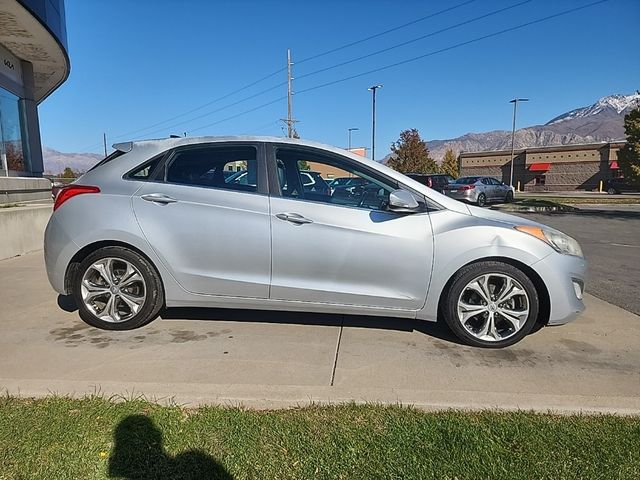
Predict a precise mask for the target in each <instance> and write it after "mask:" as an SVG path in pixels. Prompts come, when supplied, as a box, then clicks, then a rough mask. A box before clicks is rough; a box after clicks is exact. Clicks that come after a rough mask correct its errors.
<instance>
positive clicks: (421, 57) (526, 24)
mask: <svg viewBox="0 0 640 480" xmlns="http://www.w3.org/2000/svg"><path fill="white" fill-rule="evenodd" d="M608 1H609V0H598V1H596V2H592V3H588V4H586V5H582V6H580V7H575V8H571V9H569V10H564V11H562V12H558V13H555V14H553V15H548V16H546V17H542V18H539V19H537V20H532V21H530V22H526V23H522V24H520V25H516V26H514V27H509V28H505V29H503V30H499V31H497V32H494V33H489V34H487V35H483V36H481V37H476V38H473V39H471V40H467V41H465V42H460V43H456V44H455V45H451V46H449V47H445V48H441V49H439V50H434V51H433V52H429V53H425V54H423V55H418V56H417V57H412V58H408V59H406V60H402V61H400V62H395V63H392V64H389V65H385V66H384V67H379V68H374V69H373V70H368V71H366V72H362V73H358V74H355V75H350V76H348V77H344V78H340V79H338V80H333V81H331V82H326V83H323V84H320V85H316V86H314V87H309V88H305V89H303V90H300V91H298V92H296V94H297V95H300V94H302V93H306V92H311V91H313V90H318V89H320V88H324V87H328V86H331V85H335V84H337V83H342V82H346V81H348V80H353V79H354V78H359V77H364V76H365V75H369V74H371V73H376V72H380V71H383V70H388V69H390V68H394V67H398V66H400V65H405V64H407V63H412V62H415V61H417V60H421V59H423V58H426V57H430V56H433V55H436V54H438V53H443V52H447V51H449V50H453V49H456V48H460V47H463V46H465V45H469V44H472V43H476V42H479V41H481V40H486V39H487V38H492V37H497V36H498V35H502V34H505V33H508V32H512V31H514V30H519V29H521V28H524V27H528V26H530V25H535V24H536V23H541V22H545V21H547V20H551V19H553V18H557V17H561V16H563V15H568V14H569V13H573V12H577V11H579V10H584V9H585V8H589V7H592V6H594V5H598V4H600V3H605V2H608Z"/></svg>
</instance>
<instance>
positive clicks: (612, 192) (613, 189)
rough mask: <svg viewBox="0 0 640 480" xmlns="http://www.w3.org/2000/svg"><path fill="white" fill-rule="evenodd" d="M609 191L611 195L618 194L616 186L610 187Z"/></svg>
mask: <svg viewBox="0 0 640 480" xmlns="http://www.w3.org/2000/svg"><path fill="white" fill-rule="evenodd" d="M607 193H608V194H609V195H615V194H616V193H618V192H617V191H616V189H615V188H609V189H607Z"/></svg>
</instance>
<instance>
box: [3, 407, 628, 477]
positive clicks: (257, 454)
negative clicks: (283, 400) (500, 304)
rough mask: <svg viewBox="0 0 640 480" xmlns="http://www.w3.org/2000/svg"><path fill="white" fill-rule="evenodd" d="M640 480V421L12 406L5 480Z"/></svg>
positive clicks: (370, 410) (6, 413) (343, 410)
mask: <svg viewBox="0 0 640 480" xmlns="http://www.w3.org/2000/svg"><path fill="white" fill-rule="evenodd" d="M92 478H160V479H179V478H220V479H230V478H234V479H254V478H256V479H258V478H265V479H273V478H278V479H306V478H319V479H335V478H354V479H373V478H375V479H377V478H381V479H382V478H384V479H460V480H462V479H510V480H516V479H533V478H535V479H554V480H555V479H564V478H576V479H578V478H579V479H591V478H594V479H596V478H597V479H623V478H624V479H627V478H628V479H638V478H640V418H634V417H616V416H605V415H599V416H555V415H542V414H533V413H525V412H518V413H496V412H480V413H463V412H457V411H448V412H439V413H428V412H423V411H419V410H416V409H412V408H407V407H399V406H374V405H364V406H363V405H355V404H347V405H341V406H329V407H306V408H300V409H292V410H277V411H255V410H244V409H239V408H221V407H206V408H200V409H197V410H189V409H184V408H180V407H161V406H158V405H155V404H151V403H147V402H144V401H138V400H134V401H125V402H115V403H114V402H110V401H108V400H105V399H101V398H88V399H85V400H70V399H66V398H59V397H52V398H48V399H42V400H22V399H15V398H12V397H4V398H2V399H0V479H92Z"/></svg>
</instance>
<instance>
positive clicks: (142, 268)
mask: <svg viewBox="0 0 640 480" xmlns="http://www.w3.org/2000/svg"><path fill="white" fill-rule="evenodd" d="M103 258H114V259H120V260H123V261H126V262H129V263H131V264H132V265H133V266H134V267H135V268H136V269H137V270H138V271H139V272H140V275H141V276H142V278H143V279H144V283H145V293H144V303H143V304H142V307H141V308H140V310H139V311H138V312H137V313H136V314H135V315H133V316H132V317H131V318H128V319H126V320H123V321H120V322H109V321H105V320H101V319H100V318H98V317H97V316H96V315H95V313H94V312H93V311H91V310H90V309H89V308H88V307H87V306H86V305H85V303H84V301H83V298H82V290H81V283H82V278H83V276H84V274H85V272H86V271H87V269H89V267H90V266H91V265H93V264H94V263H96V262H97V261H99V260H100V259H103ZM73 297H74V299H75V301H76V304H77V305H78V314H79V315H80V318H81V319H82V320H83V321H84V322H86V323H88V324H89V325H91V326H92V327H96V328H100V329H103V330H132V329H134V328H138V327H141V326H143V325H145V324H147V323H149V322H150V321H152V320H154V319H155V318H156V317H157V316H158V314H159V313H160V310H161V309H162V307H163V306H164V290H163V288H162V280H161V279H160V275H159V274H158V272H157V271H156V269H155V268H154V267H153V265H152V264H151V263H150V262H149V261H148V260H147V259H146V258H144V257H143V256H142V255H140V254H139V253H137V252H134V251H132V250H129V249H128V248H125V247H104V248H101V249H99V250H96V251H95V252H93V253H91V254H90V255H89V256H87V257H86V258H85V259H84V260H83V261H82V262H81V263H80V266H79V267H78V269H77V273H76V275H75V278H74V279H73Z"/></svg>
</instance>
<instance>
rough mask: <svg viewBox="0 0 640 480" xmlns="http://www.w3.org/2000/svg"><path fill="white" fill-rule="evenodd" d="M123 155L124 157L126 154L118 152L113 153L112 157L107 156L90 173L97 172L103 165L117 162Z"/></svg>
mask: <svg viewBox="0 0 640 480" xmlns="http://www.w3.org/2000/svg"><path fill="white" fill-rule="evenodd" d="M121 155H124V152H121V151H120V150H116V151H115V152H113V153H112V154H111V155H107V156H106V157H105V158H103V159H102V160H100V161H99V162H98V163H96V164H95V165H94V166H93V167H91V168H90V169H89V170H88V171H89V172H90V171H91V170H95V169H96V168H98V167H101V166H102V165H104V164H105V163H108V162H110V161H111V160H115V159H116V158H118V157H120V156H121Z"/></svg>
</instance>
